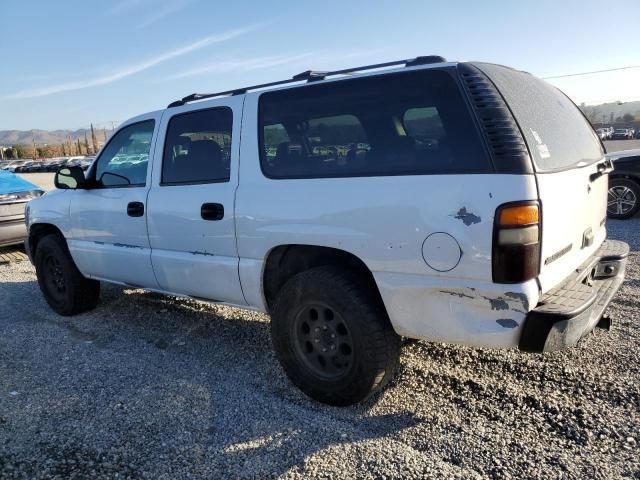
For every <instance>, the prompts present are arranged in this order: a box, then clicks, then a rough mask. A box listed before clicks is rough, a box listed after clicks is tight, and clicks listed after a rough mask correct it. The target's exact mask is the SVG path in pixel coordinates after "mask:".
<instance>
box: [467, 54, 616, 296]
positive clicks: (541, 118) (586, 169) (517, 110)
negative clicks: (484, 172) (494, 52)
mask: <svg viewBox="0 0 640 480" xmlns="http://www.w3.org/2000/svg"><path fill="white" fill-rule="evenodd" d="M477 66H478V67H479V68H480V69H481V70H483V71H484V72H485V73H486V74H487V75H488V76H489V78H490V79H491V80H492V81H493V82H494V83H495V84H496V86H497V87H498V89H499V90H500V93H501V94H502V95H503V96H504V98H505V100H506V102H507V104H508V105H509V108H510V109H511V111H512V112H513V114H514V117H515V119H516V121H517V122H518V124H519V126H520V129H521V130H522V133H523V135H524V137H525V140H526V142H527V145H528V147H529V151H530V153H531V156H532V159H533V162H534V167H535V172H536V173H535V176H536V182H537V184H538V193H539V197H540V203H541V211H542V254H541V273H540V277H539V280H540V284H541V287H542V290H543V292H544V291H547V290H549V289H550V288H552V287H553V286H555V285H557V284H558V283H559V282H561V281H562V280H563V279H565V278H566V277H567V276H568V275H569V274H570V273H571V272H572V271H573V270H574V269H576V268H577V267H578V266H580V265H581V264H582V263H583V262H584V261H585V260H586V259H587V258H588V257H589V256H590V255H591V254H593V253H594V251H595V250H596V249H597V248H598V247H599V246H600V244H601V243H602V241H603V240H604V239H605V237H606V230H605V219H606V208H607V181H608V174H607V170H606V169H605V166H604V164H603V163H602V162H603V160H604V149H603V148H602V143H601V142H600V139H599V138H598V136H597V135H596V133H595V132H594V130H593V128H592V127H591V125H589V123H588V122H587V120H586V119H585V118H584V116H583V115H582V113H581V112H580V110H579V109H578V108H577V107H576V106H575V105H574V104H573V102H571V100H569V99H568V98H567V97H566V96H565V95H564V94H563V93H562V92H561V91H560V90H558V89H556V88H555V87H553V86H551V85H549V84H547V83H546V82H544V81H542V80H540V79H537V78H535V77H534V76H532V75H530V74H528V73H525V72H518V71H515V70H512V69H508V68H505V67H500V66H497V65H486V64H481V65H477Z"/></svg>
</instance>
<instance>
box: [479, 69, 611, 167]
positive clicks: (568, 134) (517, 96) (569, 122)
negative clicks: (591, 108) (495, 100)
mask: <svg viewBox="0 0 640 480" xmlns="http://www.w3.org/2000/svg"><path fill="white" fill-rule="evenodd" d="M477 66H478V68H480V69H481V70H482V71H484V73H486V74H487V75H488V76H489V78H490V79H491V80H492V81H493V83H495V85H496V86H497V87H498V90H500V93H501V94H502V96H503V97H504V99H505V100H506V102H507V104H508V105H509V108H510V109H511V111H512V112H513V115H514V117H515V119H516V121H517V122H518V125H519V126H520V129H521V130H522V133H523V135H524V138H525V140H526V142H527V145H528V146H529V151H530V152H531V156H532V159H533V162H534V164H535V167H536V171H553V170H561V169H565V168H570V167H572V166H574V165H581V166H583V165H588V164H591V163H594V162H597V161H599V160H602V158H603V157H604V150H603V148H602V143H601V142H600V138H598V136H597V135H596V133H595V131H594V130H593V128H592V127H591V125H590V124H589V122H588V121H587V119H586V118H585V117H584V115H583V114H582V112H581V111H580V110H579V109H578V107H576V106H575V105H574V104H573V102H572V101H571V100H569V98H568V97H567V96H566V95H565V94H564V93H562V92H561V91H560V90H558V89H557V88H555V87H554V86H552V85H550V84H548V83H546V82H544V81H542V80H540V79H538V78H536V77H534V76H533V75H531V74H529V73H526V72H520V71H517V70H513V69H511V68H507V67H502V66H499V65H492V64H486V63H480V64H477Z"/></svg>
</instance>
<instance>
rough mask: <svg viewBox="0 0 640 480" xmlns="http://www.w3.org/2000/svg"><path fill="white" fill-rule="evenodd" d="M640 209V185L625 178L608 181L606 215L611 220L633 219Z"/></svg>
mask: <svg viewBox="0 0 640 480" xmlns="http://www.w3.org/2000/svg"><path fill="white" fill-rule="evenodd" d="M639 208H640V185H638V184H637V183H636V182H634V181H633V180H629V179H627V178H612V179H611V180H609V195H608V198H607V215H608V216H609V217H611V218H618V219H625V218H631V217H633V216H634V215H635V214H636V212H637V211H638V209H639Z"/></svg>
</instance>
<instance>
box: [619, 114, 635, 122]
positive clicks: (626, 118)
mask: <svg viewBox="0 0 640 480" xmlns="http://www.w3.org/2000/svg"><path fill="white" fill-rule="evenodd" d="M634 120H635V117H634V116H633V115H631V114H630V113H625V114H624V115H623V116H622V121H623V122H626V123H631V122H633V121H634Z"/></svg>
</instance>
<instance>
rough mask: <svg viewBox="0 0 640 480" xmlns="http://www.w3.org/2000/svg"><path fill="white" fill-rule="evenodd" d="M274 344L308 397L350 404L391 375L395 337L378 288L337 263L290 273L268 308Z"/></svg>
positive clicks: (396, 348)
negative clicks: (378, 293) (270, 311)
mask: <svg viewBox="0 0 640 480" xmlns="http://www.w3.org/2000/svg"><path fill="white" fill-rule="evenodd" d="M272 313H273V314H272V321H271V336H272V341H273V345H274V349H275V351H276V354H277V356H278V359H279V360H280V363H281V364H282V366H283V368H284V370H285V372H286V374H287V375H288V377H289V378H290V379H291V381H292V382H293V383H294V384H295V385H296V386H298V387H299V388H300V389H301V390H302V391H303V392H304V393H306V394H307V395H308V396H310V397H311V398H313V399H315V400H318V401H320V402H323V403H327V404H330V405H339V406H344V405H351V404H353V403H357V402H359V401H361V400H364V399H365V398H367V397H368V396H370V395H371V394H373V393H374V392H376V391H377V390H379V389H381V388H382V387H383V386H384V385H386V384H387V383H388V382H389V381H390V380H391V379H392V378H393V376H394V375H395V373H396V371H397V368H398V364H399V356H400V337H399V336H398V335H397V334H396V333H395V332H394V330H393V328H392V327H391V324H390V322H389V319H388V317H387V314H386V311H385V310H384V307H383V305H381V302H380V300H379V297H378V295H377V292H375V291H373V290H372V288H370V287H368V286H366V284H365V282H362V281H361V279H359V278H358V277H357V276H355V275H352V274H350V273H348V272H346V271H344V270H342V269H339V268H337V267H331V266H325V267H318V268H314V269H311V270H307V271H305V272H302V273H300V274H298V275H296V276H294V277H293V278H291V279H290V280H289V281H288V282H287V283H286V284H285V285H284V286H283V287H282V289H281V290H280V292H279V293H278V295H277V298H276V302H275V305H274V308H273V312H272Z"/></svg>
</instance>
